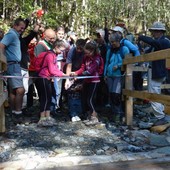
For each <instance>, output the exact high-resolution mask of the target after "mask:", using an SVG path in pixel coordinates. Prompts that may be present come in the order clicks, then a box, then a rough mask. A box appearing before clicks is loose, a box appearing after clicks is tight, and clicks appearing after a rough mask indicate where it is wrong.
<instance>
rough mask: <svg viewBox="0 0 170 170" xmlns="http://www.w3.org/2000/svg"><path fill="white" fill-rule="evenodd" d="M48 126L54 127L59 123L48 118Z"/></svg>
mask: <svg viewBox="0 0 170 170" xmlns="http://www.w3.org/2000/svg"><path fill="white" fill-rule="evenodd" d="M46 124H47V126H53V125H56V124H57V122H56V120H55V119H54V118H52V117H48V118H46Z"/></svg>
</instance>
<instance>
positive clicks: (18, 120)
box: [12, 113, 24, 124]
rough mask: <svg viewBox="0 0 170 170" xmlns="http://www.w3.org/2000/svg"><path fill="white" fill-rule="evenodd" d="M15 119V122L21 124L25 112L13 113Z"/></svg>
mask: <svg viewBox="0 0 170 170" xmlns="http://www.w3.org/2000/svg"><path fill="white" fill-rule="evenodd" d="M12 116H13V119H14V123H16V124H18V123H19V124H21V123H24V117H23V114H22V113H21V114H15V113H13V115H12Z"/></svg>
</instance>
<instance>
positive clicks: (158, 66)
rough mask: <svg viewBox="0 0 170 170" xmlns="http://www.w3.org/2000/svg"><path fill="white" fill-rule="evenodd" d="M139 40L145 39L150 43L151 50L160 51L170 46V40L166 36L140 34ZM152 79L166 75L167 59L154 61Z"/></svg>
mask: <svg viewBox="0 0 170 170" xmlns="http://www.w3.org/2000/svg"><path fill="white" fill-rule="evenodd" d="M139 41H143V42H145V43H147V44H149V45H150V46H151V47H150V51H160V50H164V49H167V48H170V40H169V39H168V38H166V37H165V36H162V37H160V38H159V39H153V38H151V37H147V36H140V37H139ZM151 64H152V79H158V78H163V77H165V76H166V66H165V60H157V61H152V63H151Z"/></svg>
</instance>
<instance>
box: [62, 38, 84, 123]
mask: <svg viewBox="0 0 170 170" xmlns="http://www.w3.org/2000/svg"><path fill="white" fill-rule="evenodd" d="M85 44H86V41H85V40H84V39H78V40H77V41H76V47H72V48H71V49H70V51H69V52H68V55H67V60H66V64H67V67H66V73H67V74H68V75H69V74H70V73H71V71H76V70H78V69H79V68H80V67H81V64H82V60H83V57H84V49H83V48H84V46H85ZM82 81H83V80H82V79H77V80H73V79H71V80H70V79H67V80H66V82H65V89H66V90H67V96H68V100H67V101H68V109H69V114H70V117H71V121H72V122H77V121H80V120H81V119H80V117H79V116H80V114H81V113H82V104H81V103H82V102H81V92H82V88H81V87H82Z"/></svg>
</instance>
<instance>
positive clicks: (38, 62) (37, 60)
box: [33, 51, 53, 73]
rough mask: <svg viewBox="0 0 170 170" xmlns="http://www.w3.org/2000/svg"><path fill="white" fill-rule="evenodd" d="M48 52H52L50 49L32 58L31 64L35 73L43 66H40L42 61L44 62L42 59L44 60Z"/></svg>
mask: <svg viewBox="0 0 170 170" xmlns="http://www.w3.org/2000/svg"><path fill="white" fill-rule="evenodd" d="M50 53H53V52H52V51H47V52H45V54H44V55H42V54H41V53H40V54H39V55H38V56H37V57H35V58H34V63H33V64H34V68H35V71H36V72H37V73H39V72H40V71H41V70H42V69H43V68H44V67H42V66H43V63H44V60H45V58H46V56H47V55H48V54H50Z"/></svg>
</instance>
